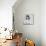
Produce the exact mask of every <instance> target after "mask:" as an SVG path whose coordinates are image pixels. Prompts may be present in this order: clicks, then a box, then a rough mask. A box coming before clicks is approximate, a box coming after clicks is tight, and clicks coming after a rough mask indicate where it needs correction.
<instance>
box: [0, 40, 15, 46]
mask: <svg viewBox="0 0 46 46" xmlns="http://www.w3.org/2000/svg"><path fill="white" fill-rule="evenodd" d="M0 46H16V45H15V39H13V40H6V42H4V43H2V44H1V45H0Z"/></svg>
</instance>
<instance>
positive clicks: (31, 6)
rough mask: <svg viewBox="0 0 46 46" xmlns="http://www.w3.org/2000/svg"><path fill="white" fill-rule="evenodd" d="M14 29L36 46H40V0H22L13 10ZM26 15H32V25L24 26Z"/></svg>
mask: <svg viewBox="0 0 46 46" xmlns="http://www.w3.org/2000/svg"><path fill="white" fill-rule="evenodd" d="M14 13H15V14H14V15H15V27H16V29H17V30H18V31H19V32H22V33H23V34H24V37H25V38H26V37H27V38H28V39H32V40H34V41H35V43H36V46H41V45H40V44H41V34H40V32H41V23H40V21H41V19H40V18H41V17H40V16H41V1H40V0H23V2H22V3H21V4H20V5H19V6H18V7H17V8H16V9H15V12H14ZM26 14H29V15H31V14H33V15H34V24H33V25H24V24H23V22H24V17H25V15H26Z"/></svg>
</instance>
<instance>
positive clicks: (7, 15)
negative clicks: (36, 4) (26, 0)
mask: <svg viewBox="0 0 46 46" xmlns="http://www.w3.org/2000/svg"><path fill="white" fill-rule="evenodd" d="M15 2H16V0H0V27H7V28H9V29H11V28H12V6H13V4H14V3H15Z"/></svg>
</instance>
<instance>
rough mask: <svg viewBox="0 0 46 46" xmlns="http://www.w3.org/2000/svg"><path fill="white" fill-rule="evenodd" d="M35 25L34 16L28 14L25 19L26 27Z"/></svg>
mask: <svg viewBox="0 0 46 46" xmlns="http://www.w3.org/2000/svg"><path fill="white" fill-rule="evenodd" d="M33 24H34V16H33V15H28V14H27V15H26V16H25V19H24V25H33Z"/></svg>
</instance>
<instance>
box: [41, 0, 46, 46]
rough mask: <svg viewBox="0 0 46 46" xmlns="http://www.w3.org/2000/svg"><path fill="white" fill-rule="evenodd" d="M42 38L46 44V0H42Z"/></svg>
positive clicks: (44, 44)
mask: <svg viewBox="0 0 46 46" xmlns="http://www.w3.org/2000/svg"><path fill="white" fill-rule="evenodd" d="M41 38H42V39H41V40H42V46H46V0H42V1H41Z"/></svg>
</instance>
